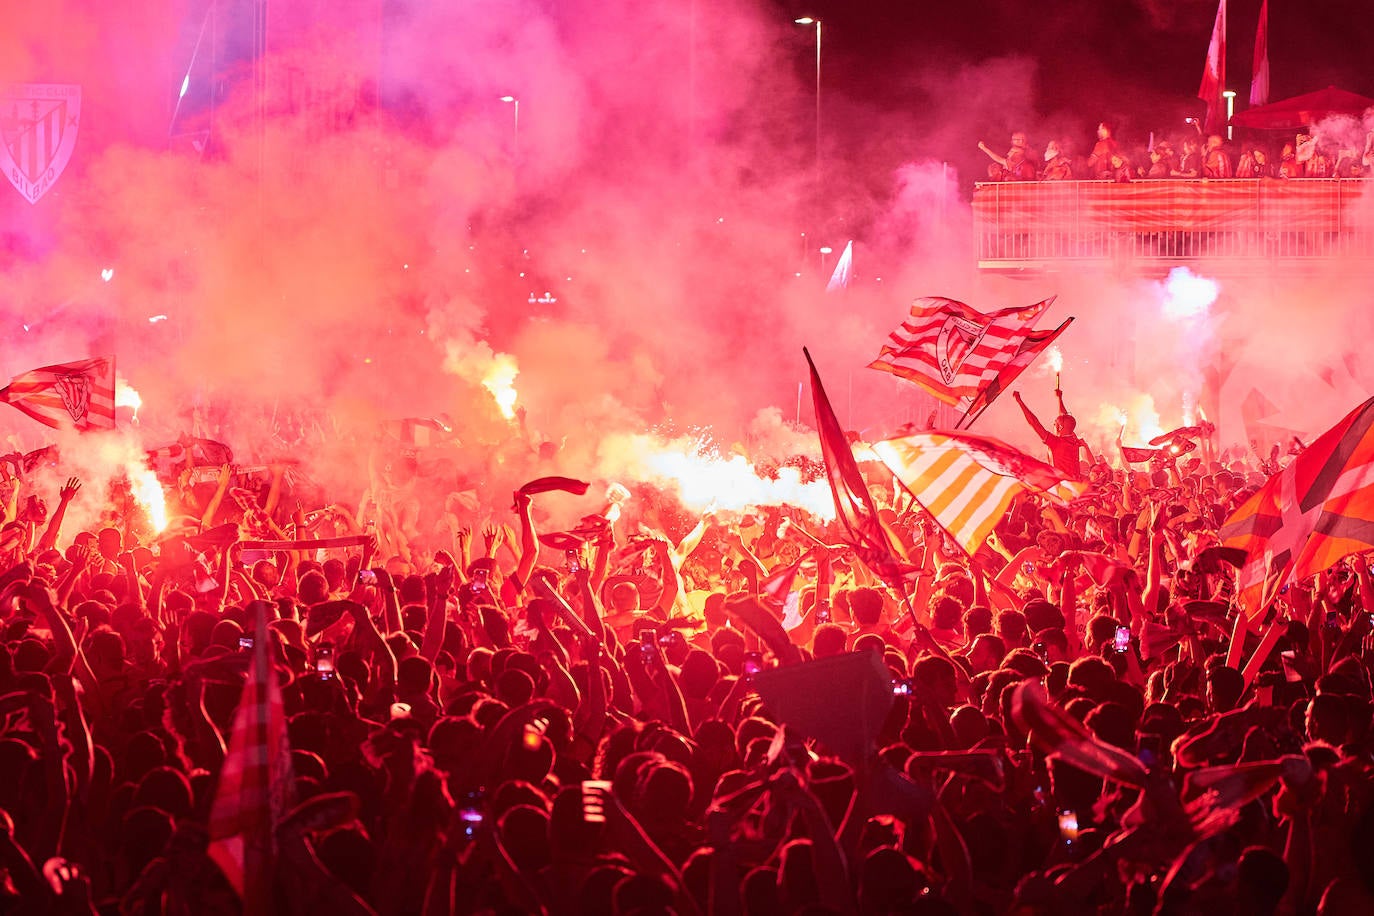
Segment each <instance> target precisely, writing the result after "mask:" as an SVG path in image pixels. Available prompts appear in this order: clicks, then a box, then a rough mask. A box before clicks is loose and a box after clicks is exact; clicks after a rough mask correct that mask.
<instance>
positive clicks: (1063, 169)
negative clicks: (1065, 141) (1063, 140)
mask: <svg viewBox="0 0 1374 916" xmlns="http://www.w3.org/2000/svg"><path fill="white" fill-rule="evenodd" d="M1072 178H1073V160H1072V158H1071V157H1070V156H1069V155H1068V154H1067V153H1065V152H1064V149H1063V147H1062V146H1060V144H1059V141H1058V140H1051V141H1050V142H1049V143H1048V144H1046V145H1045V167H1044V168H1043V169H1041V170H1040V180H1041V181H1069V180H1071V179H1072Z"/></svg>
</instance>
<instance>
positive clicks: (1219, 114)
mask: <svg viewBox="0 0 1374 916" xmlns="http://www.w3.org/2000/svg"><path fill="white" fill-rule="evenodd" d="M1225 88H1226V0H1221V3H1220V4H1219V5H1218V6H1217V19H1216V22H1215V23H1213V25H1212V43H1211V44H1209V45H1208V46H1207V63H1206V64H1204V65H1203V68H1202V85H1200V86H1199V87H1198V90H1197V97H1198V98H1200V99H1202V100H1203V101H1204V102H1206V103H1207V118H1206V126H1207V132H1208V133H1220V132H1221V130H1222V129H1223V128H1224V127H1225V126H1226V115H1225V114H1223V112H1225V111H1226V105H1225V104H1224V103H1223V100H1222V95H1221V93H1222V90H1224V89H1225Z"/></svg>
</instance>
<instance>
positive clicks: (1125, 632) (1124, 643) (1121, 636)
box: [1112, 627, 1131, 652]
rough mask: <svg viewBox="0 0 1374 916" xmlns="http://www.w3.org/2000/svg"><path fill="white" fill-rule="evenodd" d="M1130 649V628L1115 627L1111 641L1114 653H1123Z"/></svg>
mask: <svg viewBox="0 0 1374 916" xmlns="http://www.w3.org/2000/svg"><path fill="white" fill-rule="evenodd" d="M1129 648H1131V628H1130V627H1117V628H1116V637H1115V638H1114V639H1113V640H1112V649H1113V650H1114V651H1116V652H1125V651H1126V650H1127V649H1129Z"/></svg>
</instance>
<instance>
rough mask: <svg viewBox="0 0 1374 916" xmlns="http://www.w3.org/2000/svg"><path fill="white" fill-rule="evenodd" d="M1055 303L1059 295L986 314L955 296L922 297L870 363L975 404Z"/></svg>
mask: <svg viewBox="0 0 1374 916" xmlns="http://www.w3.org/2000/svg"><path fill="white" fill-rule="evenodd" d="M1052 302H1054V297H1050V298H1049V299H1046V300H1044V301H1042V302H1037V303H1035V304H1034V305H1030V306H1026V307H1025V308H1006V309H1001V310H1000V311H996V312H992V313H990V314H984V313H983V312H980V311H978V310H977V309H975V308H973V307H972V306H969V305H965V304H964V303H962V302H956V301H955V300H953V299H943V298H939V297H929V298H924V299H917V300H916V301H915V302H914V303H912V306H911V314H910V316H909V317H908V318H907V320H906V321H904V322H902V325H901V327H899V328H897V329H896V330H895V331H893V332H892V333H891V334H889V335H888V343H886V344H884V345H883V348H882V350H881V351H880V352H879V354H878V358H877V359H875V360H874V361H873V362H871V363H869V364H868V367H869V368H870V369H879V370H882V371H883V372H891V373H892V374H893V375H895V376H897V377H898V378H903V379H906V380H907V381H908V382H911V383H913V384H916V385H920V386H921V387H922V388H924V389H925V390H926V391H929V392H930V393H931V394H933V395H934V396H935V397H937V398H939V399H940V400H942V401H944V402H945V403H946V404H956V403H958V402H959V400H960V399H961V398H962V399H967V400H968V401H970V402H971V401H972V400H973V399H974V398H976V397H977V396H978V392H979V391H980V390H981V389H982V388H983V386H984V385H986V384H988V383H989V382H990V381H992V379H993V378H995V377H996V375H997V373H998V372H1000V371H1001V370H1002V369H1003V368H1004V367H1005V366H1006V364H1007V361H1008V360H1009V359H1011V358H1012V357H1013V356H1014V355H1015V354H1016V353H1017V351H1018V347H1019V346H1020V344H1021V341H1022V339H1023V338H1024V337H1025V335H1026V334H1027V333H1028V330H1029V328H1030V326H1031V325H1032V324H1034V323H1035V320H1036V319H1037V318H1039V317H1040V315H1041V313H1043V312H1044V311H1045V309H1047V308H1049V307H1050V304H1051V303H1052ZM1031 358H1034V356H1033V355H1032V357H1031Z"/></svg>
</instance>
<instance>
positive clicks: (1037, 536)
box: [0, 138, 1374, 916]
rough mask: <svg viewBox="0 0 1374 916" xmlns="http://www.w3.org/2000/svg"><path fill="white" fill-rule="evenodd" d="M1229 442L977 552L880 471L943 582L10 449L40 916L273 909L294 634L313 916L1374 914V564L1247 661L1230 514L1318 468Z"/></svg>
mask: <svg viewBox="0 0 1374 916" xmlns="http://www.w3.org/2000/svg"><path fill="white" fill-rule="evenodd" d="M1022 140H1024V138H1022ZM1008 158H1010V157H1008ZM1061 406H1062V401H1061ZM1032 416H1033V415H1032V414H1031V413H1030V412H1029V410H1027V417H1028V419H1030V418H1031V417H1032ZM1034 425H1035V426H1036V427H1037V432H1038V433H1043V435H1042V438H1044V439H1045V441H1046V442H1047V443H1048V444H1050V445H1051V447H1052V448H1057V452H1056V455H1057V460H1058V461H1059V462H1061V463H1067V462H1069V461H1070V460H1071V461H1072V462H1073V464H1074V466H1075V467H1077V466H1078V462H1079V461H1080V450H1079V446H1078V440H1076V438H1074V432H1073V427H1072V424H1071V423H1068V424H1066V423H1064V422H1062V421H1061V422H1059V423H1057V424H1056V432H1055V433H1053V434H1051V433H1049V432H1048V431H1045V430H1044V428H1043V427H1041V426H1040V425H1039V421H1038V420H1036V421H1035V422H1034ZM1052 436H1062V437H1065V441H1064V442H1051V439H1050V438H1047V437H1052ZM1199 444H1200V445H1201V446H1202V447H1201V448H1200V449H1198V450H1196V451H1193V452H1187V451H1186V450H1183V449H1163V450H1160V451H1159V452H1158V453H1156V454H1154V455H1152V456H1150V458H1149V460H1148V463H1145V464H1132V463H1130V462H1129V461H1128V460H1127V459H1128V458H1130V457H1132V456H1131V455H1130V454H1129V453H1128V452H1126V451H1124V450H1123V451H1121V452H1120V453H1119V454H1118V455H1113V456H1108V455H1103V454H1099V455H1097V456H1092V455H1091V454H1088V455H1087V458H1086V460H1085V461H1084V464H1083V465H1082V468H1081V470H1082V472H1083V476H1084V477H1085V478H1086V479H1088V480H1090V481H1091V487H1090V489H1089V491H1088V493H1087V495H1085V496H1084V497H1083V498H1080V499H1078V500H1076V501H1075V502H1073V503H1072V504H1070V505H1068V506H1067V507H1065V506H1056V505H1054V504H1051V503H1050V502H1047V501H1046V500H1045V499H1043V498H1034V497H1025V498H1022V499H1020V500H1019V501H1018V502H1017V503H1015V504H1014V506H1013V508H1012V510H1011V511H1010V512H1009V513H1008V515H1007V516H1006V517H1005V519H1003V520H1002V521H1001V522H1000V523H999V524H998V525H997V528H996V531H995V534H994V536H993V537H992V538H990V539H989V541H988V543H987V545H986V546H985V547H983V548H981V549H979V550H978V551H977V552H976V553H975V554H974V555H973V556H971V557H970V556H968V555H966V554H965V553H964V552H963V551H962V550H961V549H960V548H958V547H957V546H956V545H955V544H954V543H953V542H952V541H951V540H949V539H948V538H947V537H946V536H945V535H944V534H943V533H942V532H941V530H940V529H939V527H938V526H937V525H936V524H934V522H933V521H932V518H931V517H930V516H929V515H928V514H926V512H925V511H924V510H923V509H922V508H921V507H919V506H917V505H915V504H914V502H913V501H912V500H910V499H909V498H906V497H905V495H904V494H903V493H902V491H901V490H900V488H899V487H897V486H895V485H894V482H893V479H892V478H891V476H890V474H888V473H887V472H886V471H885V470H884V469H883V467H882V466H881V465H879V464H876V463H871V462H867V463H864V464H862V465H861V467H862V468H863V471H864V473H865V474H866V475H867V476H868V479H869V483H870V485H871V490H872V492H873V493H874V494H875V498H877V499H878V501H879V504H880V506H881V510H880V515H881V517H882V520H883V522H884V523H885V524H886V525H887V526H888V527H889V528H890V529H891V530H892V531H893V532H895V533H896V534H897V536H898V537H899V538H900V540H901V541H902V543H903V546H904V547H905V549H906V551H907V553H908V554H909V556H911V557H912V558H914V562H915V563H916V565H918V566H919V574H918V575H916V576H914V577H913V581H912V587H911V593H910V594H909V595H899V594H895V593H894V592H893V590H892V589H891V588H889V587H887V586H886V585H885V584H884V583H883V582H881V581H879V580H878V579H877V578H875V577H874V575H873V574H872V573H871V572H870V571H869V570H868V569H867V568H866V567H865V566H864V565H863V564H862V563H860V562H858V561H857V559H856V557H855V555H854V554H853V553H852V552H851V551H850V550H848V549H847V548H845V547H844V546H843V536H842V535H843V532H842V531H841V530H840V529H839V528H837V527H836V526H835V524H834V523H830V525H827V524H826V523H825V522H822V521H821V520H819V519H817V518H814V517H812V516H810V515H808V514H806V513H805V512H802V511H801V510H799V509H796V508H794V507H789V506H762V507H757V508H756V509H753V510H750V511H747V512H736V513H724V512H720V513H708V514H706V515H704V516H701V517H688V516H686V515H685V514H684V513H683V512H681V511H680V509H679V510H677V511H671V512H670V511H668V509H669V508H672V507H671V506H670V503H671V500H660V501H647V500H644V499H641V498H639V494H638V492H637V491H636V488H634V487H630V492H631V493H633V494H634V495H631V496H630V498H628V499H627V498H626V496H627V492H626V491H623V490H622V491H619V492H616V493H612V494H610V495H609V496H608V498H607V499H606V500H604V501H603V500H601V499H599V498H598V497H597V496H596V494H593V495H592V496H586V495H579V494H585V493H586V487H585V485H584V484H579V482H578V481H576V480H573V479H567V478H555V477H546V478H542V479H540V480H536V481H533V482H531V483H529V484H528V485H523V486H520V487H519V488H517V489H515V490H514V495H513V498H512V502H511V503H510V504H509V507H508V508H507V504H506V503H505V500H504V499H503V500H502V501H501V504H500V505H499V506H498V507H497V511H496V512H495V514H494V515H493V516H492V517H491V518H490V519H486V518H483V517H482V516H480V515H475V514H474V515H465V512H466V511H467V510H465V508H464V506H465V505H466V504H465V503H463V502H462V501H461V500H458V499H456V498H455V499H453V500H446V501H443V503H442V505H441V506H440V507H425V506H419V505H415V499H414V496H413V493H412V490H411V489H409V488H408V480H407V478H406V473H405V468H404V467H398V468H397V471H396V473H395V474H394V475H393V476H390V477H385V478H384V477H382V476H375V477H374V483H373V486H372V488H371V490H370V491H369V492H368V493H367V494H365V495H364V496H363V497H362V498H361V499H357V500H356V501H354V502H352V503H351V504H345V502H344V501H342V500H341V499H339V497H338V495H337V494H336V495H334V496H333V497H332V500H333V501H324V500H323V499H321V500H320V501H319V504H318V505H310V504H309V503H305V504H302V502H300V501H296V502H292V501H291V500H287V499H282V498H281V493H282V489H283V488H282V479H283V473H282V471H281V469H275V470H274V471H273V472H272V473H271V474H270V475H269V477H268V479H267V481H266V483H265V484H264V485H263V486H261V487H259V488H253V487H243V486H239V485H238V484H237V483H236V480H235V472H234V469H233V468H232V467H231V466H230V465H228V464H225V465H224V466H223V467H222V468H220V467H217V466H215V465H211V471H210V473H209V474H207V475H200V476H198V477H195V478H194V479H196V480H202V481H203V483H201V484H199V485H194V486H187V487H186V488H185V489H184V491H183V494H182V498H184V500H185V504H184V505H181V506H180V507H178V508H177V510H176V513H175V514H179V515H181V516H183V517H185V518H189V519H194V524H190V525H182V526H181V527H179V528H175V529H169V531H167V532H162V533H158V532H157V531H155V530H153V529H152V528H150V527H149V524H148V520H147V519H146V518H144V517H143V515H142V509H141V508H140V505H139V504H138V503H137V502H136V501H134V500H130V499H121V500H118V501H116V503H115V504H111V505H110V506H106V507H104V511H103V514H102V517H101V519H100V521H99V522H97V523H95V524H93V525H91V526H90V527H88V528H86V529H85V530H73V526H72V525H71V523H70V522H68V521H67V516H68V514H69V509H70V508H71V507H72V505H73V504H74V503H75V502H77V501H79V500H81V499H83V498H85V497H83V490H88V489H89V488H88V487H83V485H82V482H81V481H80V480H77V479H75V478H71V479H66V478H62V479H63V480H65V482H64V483H62V484H61V485H60V487H59V488H58V489H57V491H56V492H55V493H42V492H38V489H39V488H41V487H42V486H43V484H42V483H41V482H40V481H41V480H45V479H48V478H47V477H39V476H37V472H34V474H33V475H32V476H29V477H26V476H25V475H24V472H23V467H22V465H14V471H15V473H14V474H12V475H11V476H10V479H9V480H8V481H7V482H6V487H5V489H6V490H7V492H6V493H5V502H4V511H5V524H4V526H3V529H2V530H0V552H2V553H3V554H4V556H3V562H0V620H2V622H3V625H4V631H5V643H4V648H3V651H0V708H3V723H4V727H3V733H2V734H0V870H2V871H0V874H3V876H4V881H3V883H0V910H3V911H4V912H14V913H90V912H98V913H120V914H126V916H143V914H154V913H196V914H209V913H234V912H243V911H248V912H256V911H259V909H255V907H254V906H250V905H245V903H244V901H243V900H242V899H241V898H240V896H239V895H238V893H237V892H236V890H235V885H234V884H232V883H231V882H230V879H229V878H228V877H226V875H225V874H224V873H223V871H222V870H221V868H220V867H218V866H217V865H216V864H215V862H216V861H218V860H217V859H212V857H211V855H210V853H209V851H210V848H211V826H210V821H211V813H212V810H213V807H214V804H215V798H216V795H217V791H218V787H220V783H221V770H222V768H223V767H224V764H225V760H226V755H227V754H228V753H229V736H230V734H231V731H232V729H233V723H234V718H235V715H236V711H237V710H238V708H239V705H240V697H241V695H243V694H244V691H245V685H246V684H247V683H248V682H249V679H250V670H251V668H252V660H253V658H254V655H255V653H256V652H257V651H258V650H259V649H260V648H261V647H262V645H263V644H264V643H266V645H267V650H268V654H269V657H270V662H271V667H272V676H273V677H274V678H276V680H277V682H278V683H279V684H280V687H281V690H282V696H283V704H284V715H285V722H286V734H287V737H288V739H289V758H290V763H291V772H292V776H291V779H290V784H289V785H286V786H278V787H274V788H275V789H280V790H282V792H281V795H282V797H283V798H285V799H288V800H289V802H290V804H289V807H285V808H283V809H282V810H281V811H279V812H278V814H279V819H278V820H277V822H276V823H275V824H274V825H273V828H274V832H275V852H274V855H273V856H272V857H271V861H270V862H269V865H271V866H272V868H273V869H274V870H273V871H272V873H271V874H272V883H271V887H270V898H268V899H269V900H270V908H272V909H275V910H278V911H281V912H292V913H322V912H328V913H331V914H335V916H343V914H349V913H357V914H363V913H382V914H409V913H417V914H427V916H428V914H434V916H440V914H451V913H538V912H543V913H550V914H603V913H614V914H631V913H639V914H656V913H707V912H711V913H718V914H728V913H736V914H748V916H762V914H773V913H814V914H820V913H841V914H855V913H857V914H864V916H869V914H874V916H876V914H916V913H921V914H943V913H951V914H963V913H974V914H983V913H1019V914H1056V913H1073V912H1100V913H1123V914H1127V913H1129V914H1135V913H1139V914H1148V913H1160V914H1176V913H1201V912H1207V913H1210V914H1215V916H1220V914H1224V913H1238V914H1239V913H1245V914H1263V913H1312V912H1317V913H1325V914H1335V913H1354V912H1374V859H1372V858H1371V857H1372V856H1374V852H1371V850H1374V846H1372V845H1371V844H1370V843H1368V842H1367V840H1368V838H1370V837H1371V836H1374V808H1371V804H1370V802H1371V800H1372V799H1371V791H1370V787H1371V786H1374V783H1372V782H1371V781H1370V778H1369V777H1370V768H1371V765H1374V759H1372V758H1371V750H1372V749H1374V745H1371V741H1374V737H1372V736H1371V731H1370V725H1371V713H1372V712H1374V705H1371V680H1370V661H1371V658H1372V657H1374V656H1371V654H1370V650H1371V639H1370V636H1371V620H1374V575H1371V567H1370V563H1369V562H1368V558H1365V557H1352V558H1350V560H1349V561H1348V562H1344V563H1342V564H1341V565H1339V566H1337V567H1336V568H1334V569H1331V570H1330V571H1329V572H1326V573H1323V574H1322V575H1320V576H1318V577H1316V578H1315V579H1314V580H1310V581H1302V582H1296V583H1293V584H1292V586H1291V587H1290V588H1288V589H1287V590H1286V591H1285V592H1284V594H1283V596H1282V599H1281V601H1280V602H1279V603H1278V604H1277V605H1276V606H1275V613H1276V614H1277V621H1278V622H1277V623H1273V624H1271V625H1273V626H1278V627H1280V628H1281V630H1282V635H1281V637H1280V639H1279V640H1278V644H1277V645H1276V646H1275V647H1274V651H1273V652H1272V653H1271V654H1269V655H1267V656H1263V657H1258V658H1257V664H1256V665H1254V666H1249V670H1247V665H1246V660H1247V659H1249V658H1250V653H1251V652H1252V651H1253V649H1254V646H1255V643H1256V641H1257V639H1258V634H1257V632H1247V629H1246V627H1244V626H1242V627H1239V628H1237V627H1235V625H1234V624H1235V621H1236V619H1237V615H1238V613H1239V610H1238V608H1237V607H1236V605H1235V601H1234V597H1233V596H1234V595H1235V587H1236V568H1235V566H1234V565H1233V564H1232V563H1231V562H1228V559H1229V558H1228V557H1227V555H1226V553H1225V551H1224V550H1221V549H1220V548H1219V543H1218V537H1217V531H1218V528H1219V526H1220V525H1221V524H1222V522H1223V521H1224V520H1225V519H1226V517H1227V516H1228V514H1229V513H1230V511H1231V510H1232V509H1233V508H1235V507H1236V506H1238V505H1240V504H1241V503H1242V502H1243V501H1244V500H1245V499H1246V497H1247V496H1248V495H1250V494H1251V493H1252V492H1254V490H1255V489H1256V487H1257V486H1258V485H1260V484H1261V483H1262V482H1263V481H1264V479H1265V477H1266V475H1267V474H1268V473H1272V472H1273V471H1274V470H1276V463H1277V462H1281V461H1282V460H1283V459H1282V458H1280V457H1279V456H1277V454H1271V455H1265V456H1262V457H1261V456H1258V455H1255V454H1253V453H1252V452H1251V451H1249V450H1243V449H1231V450H1227V451H1222V452H1218V451H1217V450H1216V449H1215V447H1214V446H1215V443H1212V442H1210V441H1204V442H1201V443H1199ZM193 453H196V454H200V455H202V458H204V457H205V456H206V455H207V454H208V453H207V452H206V450H204V449H202V450H200V451H199V452H195V450H192V449H187V450H186V454H185V455H181V456H179V457H180V458H181V459H182V460H185V461H188V462H191V463H192V464H194V462H195V460H196V459H195V457H194V454H193ZM1136 457H1138V456H1136ZM57 465H58V466H57V468H55V469H51V468H50V469H48V470H49V471H52V470H56V471H57V472H58V473H59V474H60V473H62V472H63V471H62V467H61V459H60V458H58V459H57ZM562 470H563V471H564V472H566V473H576V469H575V468H566V469H562ZM206 477H208V479H205V478H206ZM182 479H183V480H190V479H191V477H186V476H183V478H182ZM454 495H455V497H456V494H454ZM44 497H47V498H49V499H52V500H53V503H52V504H51V505H48V504H46V503H45V502H44ZM588 501H592V502H595V505H594V506H591V507H590V511H585V512H582V515H583V516H584V517H582V519H581V521H580V522H577V523H575V524H555V523H554V521H553V520H554V519H564V518H567V517H568V515H569V507H577V506H583V507H585V506H587V504H588ZM431 509H433V510H434V511H439V510H440V509H441V510H442V513H441V514H443V515H444V516H446V517H449V518H451V523H450V524H447V525H435V526H426V527H425V528H423V529H422V528H421V527H420V526H417V525H416V524H414V520H415V519H418V518H420V517H422V516H424V515H425V514H426V512H427V511H430V510H431ZM572 514H573V515H577V511H576V510H572ZM73 517H74V514H73ZM340 536H342V537H343V539H344V540H345V541H347V539H348V538H354V539H356V540H357V541H358V542H360V543H361V544H362V546H360V547H349V546H332V547H312V546H310V545H309V544H308V543H305V544H303V543H302V542H308V541H310V540H311V539H313V538H335V537H340ZM245 540H252V541H255V542H257V543H256V544H254V543H250V544H247V545H245V544H244V543H243V541H245ZM264 541H267V542H271V541H278V542H281V543H283V544H289V545H291V546H290V547H287V548H283V549H276V548H272V547H267V548H264V547H262V546H261V542H264ZM330 543H337V542H334V541H331V542H330ZM1255 629H1258V627H1256V628H1255ZM845 685H857V686H856V687H853V689H849V688H846V687H845ZM874 685H876V690H875V689H873V688H874ZM798 700H805V701H806V703H809V704H811V706H813V707H815V708H812V709H810V711H809V712H796V713H795V714H794V713H791V712H789V713H788V714H787V715H783V714H782V713H780V712H779V710H781V709H786V710H794V709H795V708H796V707H797V705H798V704H797V701H798ZM806 703H803V704H802V705H803V706H805V705H806Z"/></svg>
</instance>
